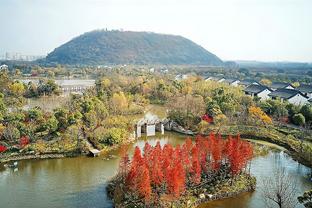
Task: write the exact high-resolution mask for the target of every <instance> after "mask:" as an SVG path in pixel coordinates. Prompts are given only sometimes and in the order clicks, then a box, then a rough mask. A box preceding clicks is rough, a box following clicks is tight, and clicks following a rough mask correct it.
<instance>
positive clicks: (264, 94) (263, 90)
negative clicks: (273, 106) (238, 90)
mask: <svg viewBox="0 0 312 208" xmlns="http://www.w3.org/2000/svg"><path fill="white" fill-rule="evenodd" d="M244 92H245V94H246V95H250V96H251V97H259V98H260V100H267V99H269V98H270V97H269V94H270V93H271V92H272V90H271V89H270V88H268V87H267V86H264V85H258V84H251V85H249V86H248V87H246V88H245V89H244Z"/></svg>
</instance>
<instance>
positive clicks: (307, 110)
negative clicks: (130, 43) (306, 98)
mask: <svg viewBox="0 0 312 208" xmlns="http://www.w3.org/2000/svg"><path fill="white" fill-rule="evenodd" d="M300 113H302V115H303V116H304V117H305V119H306V122H310V121H312V106H311V105H310V104H306V105H304V106H302V107H301V110H300Z"/></svg>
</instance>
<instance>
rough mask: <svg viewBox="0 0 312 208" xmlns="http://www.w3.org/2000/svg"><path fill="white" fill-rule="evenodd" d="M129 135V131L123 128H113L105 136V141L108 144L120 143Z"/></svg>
mask: <svg viewBox="0 0 312 208" xmlns="http://www.w3.org/2000/svg"><path fill="white" fill-rule="evenodd" d="M127 136H128V132H127V130H125V129H121V128H111V129H109V130H108V131H107V133H106V135H105V136H104V139H103V142H104V143H106V144H108V145H114V144H119V143H121V142H122V140H123V139H124V138H126V137H127Z"/></svg>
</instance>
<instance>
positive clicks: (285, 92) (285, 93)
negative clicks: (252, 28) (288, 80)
mask: <svg viewBox="0 0 312 208" xmlns="http://www.w3.org/2000/svg"><path fill="white" fill-rule="evenodd" d="M297 94H301V95H302V96H304V95H303V94H302V93H301V92H299V91H298V90H293V89H277V90H275V91H273V92H271V93H270V94H269V96H270V97H279V98H283V99H289V98H292V97H294V96H296V95H297Z"/></svg>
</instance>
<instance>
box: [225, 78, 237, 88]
mask: <svg viewBox="0 0 312 208" xmlns="http://www.w3.org/2000/svg"><path fill="white" fill-rule="evenodd" d="M223 82H224V83H227V84H229V85H231V86H234V87H237V86H238V84H239V82H240V81H239V80H238V79H225V80H224V81H223Z"/></svg>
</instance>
